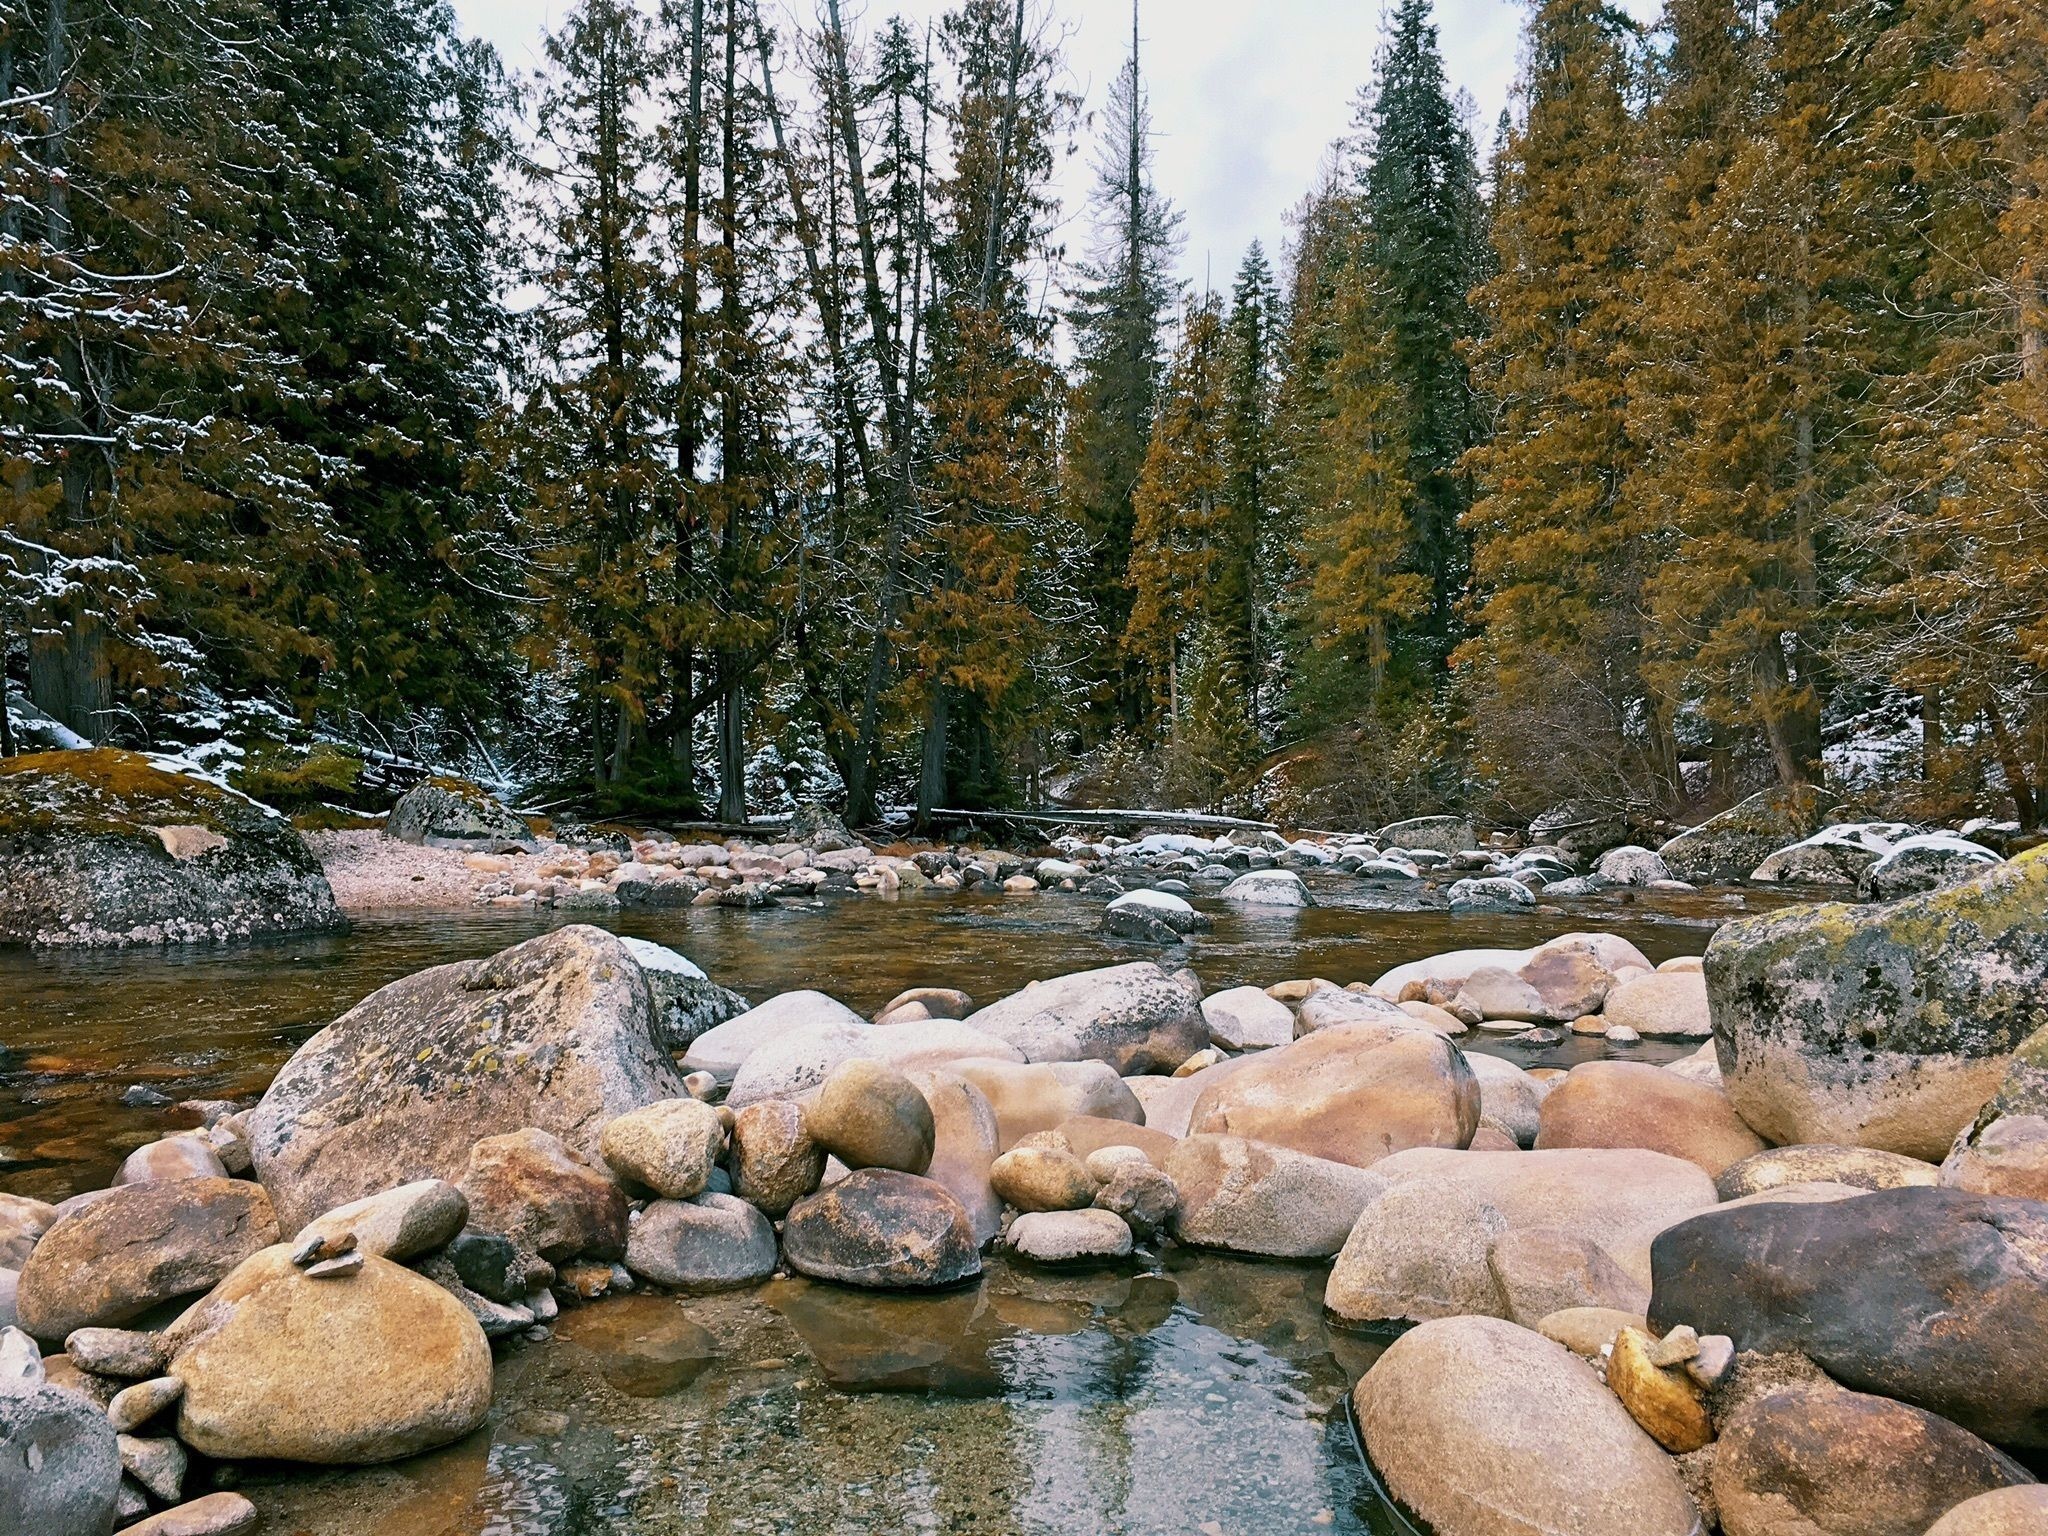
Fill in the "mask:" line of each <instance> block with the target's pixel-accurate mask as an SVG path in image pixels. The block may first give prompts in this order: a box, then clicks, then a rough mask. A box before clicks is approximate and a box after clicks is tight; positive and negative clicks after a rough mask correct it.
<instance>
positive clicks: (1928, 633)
mask: <svg viewBox="0 0 2048 1536" xmlns="http://www.w3.org/2000/svg"><path fill="white" fill-rule="evenodd" d="M1866 68H1868V69H1870V70H1872V71H1873V72H1875V73H1878V74H1879V75H1880V76H1881V77H1882V78H1884V79H1886V80H1887V81H1888V82H1895V83H1896V88H1895V89H1893V90H1891V91H1889V92H1888V93H1887V94H1886V96H1885V97H1884V98H1883V99H1882V100H1881V102H1880V104H1879V109H1878V110H1875V111H1873V112H1871V113H1869V114H1868V115H1867V117H1866V118H1865V119H1864V120H1863V121H1862V122H1861V123H1860V124H1859V132H1858V133H1857V135H1856V138H1855V147H1856V149H1857V150H1858V151H1860V162H1859V163H1860V164H1862V165H1865V166H1874V167H1876V168H1878V169H1880V170H1881V171H1889V172H1892V173H1894V174H1896V173H1900V172H1903V173H1904V174H1905V175H1906V176H1907V177H1908V178H1909V180H1908V181H1907V189H1908V191H1909V192H1910V195H1911V196H1912V198H1913V199H1914V200H1915V202H1916V204H1917V205H1918V206H1920V207H1924V209H1925V215H1924V219H1922V220H1913V219H1901V218H1898V217H1896V216H1895V217H1892V218H1889V219H1887V220H1886V221H1885V229H1884V234H1885V235H1886V236H1887V238H1888V239H1891V240H1895V241H1896V240H1898V239H1899V238H1900V233H1901V231H1903V230H1906V229H1913V230H1915V231H1916V233H1919V234H1920V239H1919V242H1918V243H1919V245H1920V247H1921V249H1922V250H1923V251H1924V257H1925V260H1924V265H1923V267H1922V268H1921V269H1920V270H1919V271H1918V272H1917V273H1916V274H1915V275H1914V291H1913V292H1912V293H1911V294H1910V295H1909V296H1907V297H1905V298H1903V299H1901V300H1900V302H1898V303H1897V304H1896V306H1895V307H1894V309H1893V313H1894V314H1906V315H1909V316H1911V317H1912V322H1911V323H1912V326H1913V330H1914V332H1915V333H1916V334H1915V337H1914V339H1915V340H1916V341H1917V342H1918V344H1919V347H1920V349H1921V355H1922V358H1923V361H1922V362H1921V363H1920V365H1919V366H1916V367H1899V366H1897V365H1896V363H1894V364H1893V369H1892V373H1891V376H1890V377H1888V378H1886V379H1885V380H1884V381H1883V382H1882V387H1881V392H1880V398H1879V418H1878V419H1879V423H1880V426H1881V431H1880V433H1879V441H1880V443H1881V448H1880V450H1879V454H1878V463H1877V471H1876V474H1875V475H1874V476H1873V480H1872V483H1871V485H1870V488H1869V495H1868V497H1867V499H1866V500H1865V501H1864V502H1863V504H1862V505H1861V506H1859V507H1858V508H1857V510H1856V515H1855V517H1854V521H1853V525H1852V526H1853V528H1854V532H1855V534H1856V543H1857V547H1858V548H1859V549H1860V550H1863V551H1866V552H1868V553H1869V554H1870V555H1871V556H1872V559H1871V563H1870V565H1869V566H1868V567H1867V568H1866V569H1864V570H1862V571H1859V572H1858V573H1857V576H1858V579H1857V582H1856V585H1855V586H1854V587H1853V588H1852V590H1851V593H1850V600H1849V603H1848V605H1847V606H1848V612H1849V619H1850V624H1851V626H1852V627H1851V630H1850V633H1849V635H1848V636H1847V643H1846V647H1845V649H1846V651H1847V658H1848V661H1849V663H1850V665H1851V666H1852V667H1853V668H1854V669H1855V670H1856V672H1857V673H1859V674H1860V675H1862V676H1864V677H1867V678H1873V679H1876V680H1880V681H1884V682H1889V683H1892V684H1895V685H1897V686H1899V687H1902V688H1906V689H1909V690H1911V691H1913V692H1915V693H1917V694H1918V695H1919V696H1920V698H1921V701H1922V727H1923V732H1924V741H1925V755H1926V766H1925V777H1926V778H1927V779H1928V780H1930V781H1935V787H1936V789H1937V790H1939V791H1944V792H1945V791H1947V790H1949V789H1950V788H1952V787H1954V786H1951V785H1950V784H1949V783H1948V782H1945V781H1948V780H1950V779H1952V778H1953V777H1956V776H1957V770H1959V769H1967V767H1968V764H1967V763H1966V762H1963V761H1958V762H1957V763H1956V764H1955V765H1954V766H1953V767H1952V766H1951V764H1950V762H1949V756H1950V748H1951V745H1952V743H1953V742H1954V741H1956V740H1968V739H1971V738H1973V737H1974V739H1975V740H1977V741H1979V742H1982V743H1984V744H1987V745H1988V746H1989V747H1990V749H1991V750H1990V756H1991V758H1992V760H1993V761H1995V762H1996V764H1997V766H1998V770H1999V773H2000V776H2001V777H2002V778H2003V780H2004V784H2005V789H2006V792H2007V793H2008V795H2009V796H2010V797H2011V799H2012V801H2013V804H2014V807H2015V810H2016V811H2017V813H2018V815H2019V818H2020V820H2021V821H2022V823H2023V824H2027V825H2032V826H2039V825H2041V824H2042V823H2043V820H2044V818H2048V796H2044V785H2048V624H2044V623H2043V621H2042V606H2041V603H2040V601H2039V596H2038V594H2039V593H2040V592H2041V590H2042V589H2043V585H2044V581H2048V475H2044V470H2043V464H2042V460H2041V454H2040V452H2039V444H2040V443H2042V442H2043V441H2044V440H2048V280H2044V277H2043V273H2044V271H2048V113H2044V111H2043V108H2042V105H2041V104H2042V102H2043V101H2044V100H2048V26H2044V23H2043V20H2042V17H2041V16H2040V14H2039V12H2038V8H2036V7H2034V6H2031V5H2027V4H2024V3H2013V0H1914V3H1912V4H1909V5H1907V6H1906V7H1905V8H1904V11H1903V14H1902V15H1901V16H1900V18H1899V20H1898V23H1897V25H1896V26H1895V27H1894V28H1893V29H1892V31H1891V33H1890V34H1889V35H1888V36H1887V37H1886V38H1885V39H1883V40H1882V41H1881V42H1880V43H1879V44H1878V46H1877V47H1876V48H1875V49H1874V50H1873V58H1872V60H1871V62H1870V64H1869V65H1867V66H1866ZM1889 350H1890V351H1891V352H1892V353H1893V354H1894V356H1897V355H1898V354H1899V353H1900V350H1901V349H1900V348H1898V347H1897V346H1896V345H1894V346H1893V347H1892V348H1891V349H1889ZM1960 787H1963V788H1967V787H1968V785H1967V784H1964V785H1962V786H1960ZM1950 805H1951V802H1949V801H1948V800H1947V799H1946V798H1945V797H1944V798H1943V799H1939V800H1937V801H1936V802H1935V805H1934V807H1933V809H1935V810H1936V811H1937V813H1940V812H1944V811H1946V810H1947V809H1949V808H1950Z"/></svg>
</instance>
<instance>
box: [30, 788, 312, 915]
mask: <svg viewBox="0 0 2048 1536" xmlns="http://www.w3.org/2000/svg"><path fill="white" fill-rule="evenodd" d="M342 921H343V919H342V916H341V913H340V911H339V909H338V908H336V906H335V904H334V892H333V891H332V890H331V889H329V887H328V884H327V877H326V875H324V874H323V873H322V872H321V870H320V866H319V864H318V862H317V861H315V859H314V858H313V856H312V854H311V853H310V852H309V851H308V850H307V848H306V845H305V844H304V843H303V842H301V841H300V839H299V835H298V833H297V832H295V831H293V830H292V827H291V824H290V823H289V822H287V821H286V820H285V819H284V818H283V817H282V816H279V815H278V814H277V813H276V812H275V811H273V810H271V809H269V808H268V807H266V806H262V805H258V804H257V803H256V802H254V801H253V800H250V799H248V798H246V797H245V796H242V795H239V794H236V793H235V792H233V791H232V790H226V789H222V788H220V787H219V786H218V785H214V784H210V783H207V782H206V781H204V780H201V779H195V778H190V777H187V776H186V775H184V774H180V773H174V772H171V771H169V770H168V769H166V768H164V767H162V766H160V765H159V764H158V763H156V762H155V761H153V760H152V759H150V758H147V757H144V756H141V755H139V754H137V753H133V752H118V751H113V750H111V749H100V750H96V751H89V752H40V753H34V754H31V755H28V756H24V757H13V758H7V759H5V760H0V944H47V945H75V946H82V945H115V944H178V943H212V942H219V941H224V940H232V939H245V938H251V937H255V936H258V935H263V934H277V933H300V932H307V931H314V930H321V929H330V928H338V927H340V926H342Z"/></svg>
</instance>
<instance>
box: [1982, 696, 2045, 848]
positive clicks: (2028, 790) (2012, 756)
mask: <svg viewBox="0 0 2048 1536" xmlns="http://www.w3.org/2000/svg"><path fill="white" fill-rule="evenodd" d="M1984 723H1985V724H1986V725H1988V726H1989V727H1990V728H1991V744H1992V747H1993V748H1994V750H1996V751H1997V753H1998V766H1999V767H2000V768H2002V769H2004V770H2005V790H2006V793H2007V794H2009V795H2011V796H2012V804H2013V810H2014V812H2015V813H2016V814H2017V815H2018V817H2019V823H2020V826H2021V828H2022V829H2023V830H2032V829H2033V828H2036V827H2039V826H2040V825H2041V805H2040V801H2039V800H2038V799H2037V798H2036V797H2035V793H2034V782H2033V778H2032V776H2031V775H2030V774H2029V773H2028V772H2027V763H2026V759H2025V758H2024V757H2022V756H2021V755H2020V749H2019V743H2018V742H2016V741H2014V740H2013V736H2012V731H2011V729H2010V728H2009V727H2008V726H2007V725H2006V723H2005V714H2004V712H2003V711H2002V710H2000V709H1999V707H1998V701H1997V700H1996V699H1995V698H1992V697H1991V696H1990V695H1989V694H1987V695H1986V696H1985V699H1984Z"/></svg>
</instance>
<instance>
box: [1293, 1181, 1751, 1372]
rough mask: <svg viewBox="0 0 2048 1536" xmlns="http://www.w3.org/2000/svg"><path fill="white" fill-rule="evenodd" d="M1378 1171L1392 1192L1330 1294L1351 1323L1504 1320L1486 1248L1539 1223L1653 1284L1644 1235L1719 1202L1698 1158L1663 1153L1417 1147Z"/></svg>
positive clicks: (1363, 1224) (1373, 1209)
mask: <svg viewBox="0 0 2048 1536" xmlns="http://www.w3.org/2000/svg"><path fill="white" fill-rule="evenodd" d="M1379 1172H1381V1173H1382V1174H1383V1175H1385V1176H1386V1177H1387V1178H1388V1180H1389V1181H1390V1187H1389V1188H1388V1189H1387V1190H1386V1192H1385V1193H1383V1194H1381V1195H1380V1196H1379V1197H1378V1198H1376V1199H1374V1200H1373V1201H1372V1202H1371V1203H1370V1204H1368V1205H1367V1206H1366V1207H1365V1209H1364V1210H1363V1211H1361V1212H1360V1213H1359V1217H1358V1222H1357V1224H1356V1225H1355V1226H1354V1227H1353V1228H1352V1229H1351V1235H1350V1236H1349V1238H1347V1239H1346V1241H1345V1243H1344V1248H1343V1251H1342V1252H1341V1253H1339V1254H1338V1255H1337V1263H1336V1265H1335V1267H1334V1268H1333V1269H1332V1270H1331V1271H1330V1282H1329V1286H1328V1288H1327V1290H1326V1291H1325V1293H1324V1304H1325V1305H1326V1306H1328V1307H1329V1309H1330V1311H1331V1312H1332V1313H1334V1314H1335V1315H1337V1316H1338V1317H1340V1318H1344V1319H1346V1320H1348V1321H1352V1322H1361V1323H1363V1322H1377V1321H1385V1320H1396V1319H1404V1318H1405V1319H1418V1320H1420V1319H1429V1318H1439V1317H1456V1316H1459V1315H1461V1314H1467V1313H1469V1314H1474V1315H1479V1316H1486V1317H1506V1316H1507V1315H1508V1311H1509V1304H1508V1298H1507V1296H1506V1295H1505V1294H1504V1293H1503V1291H1502V1289H1501V1286H1500V1282H1499V1281H1498V1280H1497V1279H1496V1278H1495V1276H1494V1274H1493V1271H1492V1269H1491V1268H1490V1266H1489V1264H1488V1262H1487V1261H1488V1255H1489V1252H1490V1250H1491V1247H1492V1244H1493V1242H1494V1241H1495V1240H1496V1239H1497V1238H1498V1237H1499V1236H1500V1235H1501V1234H1503V1233H1505V1232H1510V1231H1518V1230H1523V1229H1527V1228H1533V1227H1547V1228H1557V1229H1561V1230H1563V1231H1565V1232H1569V1233H1573V1234H1575V1235H1577V1236H1579V1237H1581V1238H1583V1239H1585V1240H1586V1241H1588V1242H1591V1243H1594V1244H1597V1245H1598V1246H1599V1247H1600V1248H1601V1249H1603V1250H1604V1251H1605V1252H1606V1253H1607V1254H1608V1255H1609V1257H1611V1258H1613V1259H1614V1261H1615V1262H1616V1264H1617V1265H1619V1266H1620V1268H1621V1269H1622V1270H1623V1272H1624V1273H1627V1274H1629V1275H1631V1276H1633V1277H1634V1278H1635V1279H1636V1280H1637V1281H1638V1282H1647V1280H1648V1278H1649V1277H1648V1274H1647V1273H1645V1272H1643V1271H1644V1270H1645V1268H1646V1266H1645V1265H1644V1264H1643V1263H1641V1262H1640V1260H1639V1253H1640V1250H1644V1249H1646V1248H1647V1246H1648V1236H1647V1234H1652V1233H1655V1232H1657V1231H1659V1230H1661V1229H1662V1228H1663V1227H1665V1226H1666V1225H1668V1224H1670V1223H1673V1222H1678V1221H1683V1220H1684V1219H1686V1218H1687V1217H1689V1216H1692V1215H1694V1214H1696V1213H1698V1212H1700V1211H1705V1210H1708V1209H1710V1208H1711V1207H1712V1206H1713V1205H1714V1203H1715V1200H1714V1183H1713V1180H1711V1179H1709V1178H1708V1177H1707V1175H1706V1174H1705V1172H1703V1171H1702V1170H1701V1169H1700V1168H1699V1166H1698V1165H1697V1164H1694V1163H1690V1162H1686V1161H1685V1160H1683V1159H1681V1158H1675V1157H1668V1156H1666V1155H1664V1154H1663V1153H1659V1152H1639V1151H1611V1150H1594V1149H1580V1150H1571V1151H1556V1152H1446V1151H1429V1150H1420V1149H1418V1150H1416V1151H1411V1152H1403V1153H1401V1154H1399V1155H1398V1156H1397V1157H1392V1158H1388V1159H1387V1160H1386V1162H1384V1163H1383V1164H1381V1165H1380V1167H1379ZM1640 1257H1641V1258H1646V1257H1647V1255H1646V1254H1640ZM1701 1331H1702V1332H1705V1331H1706V1329H1705V1328H1704V1327H1702V1329H1701Z"/></svg>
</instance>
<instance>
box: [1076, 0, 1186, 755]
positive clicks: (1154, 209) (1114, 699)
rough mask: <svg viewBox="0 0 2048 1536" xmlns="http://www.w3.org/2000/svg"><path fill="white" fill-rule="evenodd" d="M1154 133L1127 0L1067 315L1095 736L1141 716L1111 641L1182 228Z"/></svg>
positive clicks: (1117, 631)
mask: <svg viewBox="0 0 2048 1536" xmlns="http://www.w3.org/2000/svg"><path fill="white" fill-rule="evenodd" d="M1151 133H1152V125H1151V114H1150V110H1149V107H1148V104H1147V101H1146V95H1145V86H1144V77H1143V75H1142V73H1141V72H1140V69H1139V34H1138V8H1137V4H1136V0H1133V3H1132V7H1131V52H1130V57H1129V59H1128V60H1127V61H1126V63H1125V66H1124V68H1123V70H1122V71H1121V72H1120V73H1119V74H1118V75H1117V76H1116V78H1115V80H1114V81H1113V82H1112V83H1111V86H1110V95H1109V102H1108V108H1107V111H1106V112H1105V114H1104V124H1103V136H1102V142H1101V147H1100V150H1099V152H1098V156H1097V160H1096V167H1095V176H1096V181H1095V187H1094V190H1093V193H1092V195H1091V200H1090V201H1091V206H1092V208H1093V211H1094V215H1095V221H1096V224H1095V245H1096V249H1095V251H1094V253H1093V256H1092V259H1091V260H1090V261H1089V262H1088V263H1087V264H1086V265H1085V266H1084V268H1083V270H1082V275H1083V278H1084V280H1085V281H1086V283H1087V287H1085V288H1084V289H1083V290H1082V292H1081V293H1080V295H1079V296H1078V299H1077V301H1076V303H1075V306H1074V311H1073V316H1072V319H1073V327H1074V337H1075V347H1076V352H1077V354H1078V355H1077V357H1076V365H1077V370H1078V375H1079V376H1078V378H1077V379H1076V381H1075V384H1074V388H1073V394H1072V399H1071V401H1070V404H1069V416H1068V424H1067V431H1066V441H1065V460H1066V463H1065V471H1066V476H1067V485H1068V490H1067V495H1068V498H1069V501H1070V503H1071V505H1072V508H1073V515H1074V518H1075V521H1076V522H1077V524H1078V525H1079V528H1080V530H1081V532H1082V534H1083V536H1084V537H1085V538H1086V539H1087V540H1088V542H1089V546H1090V552H1091V567H1090V568H1091V575H1090V601H1091V604H1092V607H1093V610H1094V611H1093V619H1094V625H1095V628H1096V630H1097V632H1098V633H1099V634H1100V635H1101V636H1102V637H1103V639H1104V641H1105V642H1106V644H1105V646H1104V648H1103V649H1102V651H1101V652H1100V653H1099V654H1098V655H1097V656H1096V657H1093V658H1090V665H1089V667H1088V673H1087V685H1088V687H1089V689H1090V693H1091V699H1090V705H1091V709H1090V715H1091V718H1092V721H1093V723H1094V726H1095V728H1096V729H1097V730H1098V731H1099V730H1104V729H1107V728H1109V727H1110V726H1111V725H1113V724H1122V725H1124V726H1127V727H1129V726H1135V725H1137V724H1138V723H1139V720H1140V718H1141V717H1142V715H1143V713H1144V712H1145V709H1146V705H1145V699H1144V695H1145V689H1144V686H1143V684H1142V680H1141V679H1138V678H1136V677H1134V676H1132V675H1131V674H1130V672H1129V670H1128V667H1127V665H1126V664H1125V661H1124V660H1123V657H1122V655H1121V654H1120V652H1121V650H1122V649H1123V648H1121V647H1120V646H1119V644H1118V642H1119V640H1120V639H1121V637H1123V636H1124V635H1126V634H1127V633H1128V632H1129V628H1130V624H1131V613H1132V609H1131V594H1130V589H1129V587H1128V585H1127V582H1126V573H1127V571H1128V570H1129V568H1130V565H1131V562H1132V558H1133V540H1134V538H1135V526H1136V520H1137V512H1136V508H1135V505H1134V501H1133V498H1134V496H1135V494H1136V490H1137V485H1138V478H1139V475H1140V474H1141V472H1142V471H1143V467H1144V464H1145V457H1146V453H1147V449H1148V444H1149V442H1150V440H1151V436H1152V424H1153V417H1154V413H1155V411H1156V409H1157V400H1158V392H1159V376H1160V369H1161V332H1162V329H1163V327H1164V323H1165V318H1166V312H1167V310H1168V308H1169V306H1170V305H1171V304H1172V302H1173V298H1174V293H1175V286H1176V285H1175V279H1174V277H1173V273H1172V266H1173V262H1174V259H1175V256H1176V255H1177V253H1178V250H1179V246H1180V223H1181V219H1180V215H1179V213H1178V212H1176V211H1175V210H1174V208H1173V207H1172V205H1171V204H1170V203H1168V202H1167V201H1166V199H1165V198H1163V197H1162V196H1161V195H1160V193H1159V192H1158V190H1157V189H1156V188H1155V187H1154V185H1153V182H1152V147H1151Z"/></svg>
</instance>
